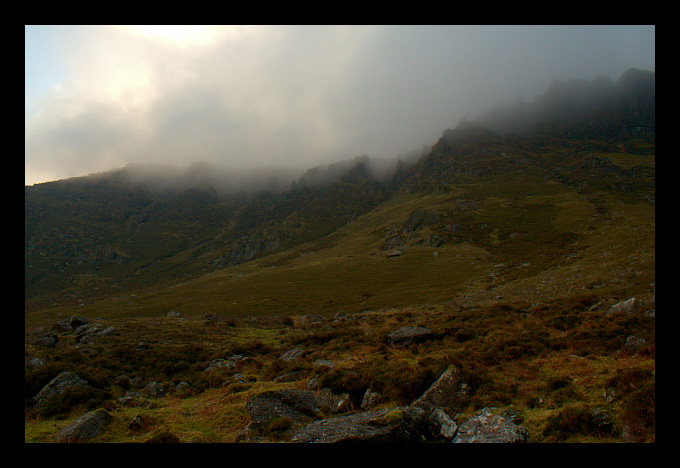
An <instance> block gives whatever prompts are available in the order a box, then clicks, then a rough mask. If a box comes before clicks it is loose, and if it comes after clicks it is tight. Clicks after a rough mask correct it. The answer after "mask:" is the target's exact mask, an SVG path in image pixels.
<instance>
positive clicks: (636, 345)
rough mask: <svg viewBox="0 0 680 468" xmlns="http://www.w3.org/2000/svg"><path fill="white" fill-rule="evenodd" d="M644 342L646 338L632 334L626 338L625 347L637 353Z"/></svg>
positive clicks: (630, 351)
mask: <svg viewBox="0 0 680 468" xmlns="http://www.w3.org/2000/svg"><path fill="white" fill-rule="evenodd" d="M644 344H645V340H644V339H643V338H638V337H637V336H634V335H630V336H629V337H628V338H626V343H625V344H624V345H623V349H625V350H626V351H627V352H628V353H629V354H635V353H637V352H638V350H639V349H640V347H642V345H644Z"/></svg>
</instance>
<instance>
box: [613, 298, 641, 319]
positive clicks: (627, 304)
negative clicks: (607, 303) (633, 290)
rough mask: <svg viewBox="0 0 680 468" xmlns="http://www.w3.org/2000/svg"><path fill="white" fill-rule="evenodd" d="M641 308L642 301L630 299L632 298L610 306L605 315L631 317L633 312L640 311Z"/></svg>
mask: <svg viewBox="0 0 680 468" xmlns="http://www.w3.org/2000/svg"><path fill="white" fill-rule="evenodd" d="M641 306H642V301H641V300H640V299H637V298H635V297H632V298H630V299H628V300H627V301H623V302H619V303H617V304H614V305H613V306H611V307H610V308H609V312H607V315H614V314H627V315H633V314H634V313H635V312H637V311H638V310H640V307H641Z"/></svg>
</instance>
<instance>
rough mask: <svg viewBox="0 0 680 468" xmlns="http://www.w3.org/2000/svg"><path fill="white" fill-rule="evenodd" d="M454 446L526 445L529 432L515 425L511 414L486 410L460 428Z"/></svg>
mask: <svg viewBox="0 0 680 468" xmlns="http://www.w3.org/2000/svg"><path fill="white" fill-rule="evenodd" d="M452 442H453V443H454V444H461V443H506V444H507V443H526V442H529V431H528V430H527V429H526V428H523V427H520V426H518V425H517V424H515V418H514V417H513V415H512V414H511V413H510V412H507V411H501V410H500V409H497V408H484V409H482V410H480V411H478V412H477V413H475V415H474V416H472V417H471V418H470V419H468V420H467V421H465V422H464V423H463V424H461V426H460V427H459V428H458V433H457V434H456V436H455V437H454V438H453V441H452Z"/></svg>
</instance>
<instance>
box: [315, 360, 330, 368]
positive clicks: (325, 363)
mask: <svg viewBox="0 0 680 468" xmlns="http://www.w3.org/2000/svg"><path fill="white" fill-rule="evenodd" d="M314 367H315V368H317V369H320V370H330V369H332V368H333V367H335V364H333V361H329V360H328V359H317V360H316V361H314Z"/></svg>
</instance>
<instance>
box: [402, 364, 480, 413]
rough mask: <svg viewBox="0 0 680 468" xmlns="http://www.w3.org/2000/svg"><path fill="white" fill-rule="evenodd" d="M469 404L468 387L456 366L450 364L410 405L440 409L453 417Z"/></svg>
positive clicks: (431, 409)
mask: <svg viewBox="0 0 680 468" xmlns="http://www.w3.org/2000/svg"><path fill="white" fill-rule="evenodd" d="M469 404H470V388H469V386H468V384H467V382H465V380H464V378H463V376H462V374H461V372H460V371H459V370H458V368H457V367H455V366H450V367H449V368H448V369H447V370H446V371H444V372H443V373H442V375H440V376H439V378H438V379H437V380H436V381H435V382H434V383H433V384H432V385H431V386H430V388H428V389H427V390H426V391H425V393H423V395H422V396H421V397H420V398H418V399H417V400H416V401H414V402H413V404H412V406H417V407H419V408H423V409H426V410H429V411H433V410H436V409H440V410H442V411H444V413H446V414H447V415H448V416H449V417H451V418H455V417H456V415H457V414H458V413H459V412H461V411H463V410H464V409H465V408H466V407H467V406H468V405H469Z"/></svg>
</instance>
